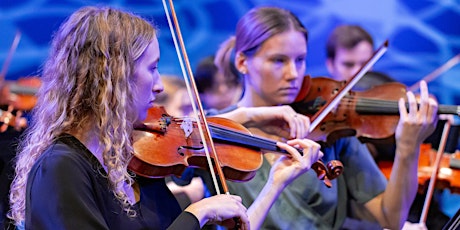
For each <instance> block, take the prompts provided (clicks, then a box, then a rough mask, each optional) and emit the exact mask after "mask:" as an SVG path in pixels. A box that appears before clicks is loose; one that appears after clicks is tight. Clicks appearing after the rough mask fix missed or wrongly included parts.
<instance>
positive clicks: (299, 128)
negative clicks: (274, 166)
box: [217, 105, 310, 139]
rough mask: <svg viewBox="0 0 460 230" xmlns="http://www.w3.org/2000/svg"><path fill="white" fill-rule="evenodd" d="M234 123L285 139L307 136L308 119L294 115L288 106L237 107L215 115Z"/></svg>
mask: <svg viewBox="0 0 460 230" xmlns="http://www.w3.org/2000/svg"><path fill="white" fill-rule="evenodd" d="M217 116H219V117H224V118H227V119H230V120H233V121H236V122H238V123H240V124H242V125H243V126H245V127H247V128H252V127H257V128H259V129H261V130H263V131H264V132H265V133H268V134H275V135H278V136H281V137H284V138H286V139H292V138H304V137H306V136H307V135H308V133H309V131H308V128H309V127H310V119H309V118H308V117H307V116H305V115H302V114H299V113H296V112H295V111H294V110H293V109H292V108H291V107H290V106H288V105H282V106H266V107H238V108H237V109H235V110H233V111H230V112H228V113H223V114H219V115H217Z"/></svg>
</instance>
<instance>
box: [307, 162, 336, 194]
mask: <svg viewBox="0 0 460 230" xmlns="http://www.w3.org/2000/svg"><path fill="white" fill-rule="evenodd" d="M311 168H312V169H313V170H315V172H316V174H317V177H318V179H319V180H322V181H323V182H324V184H325V185H326V186H327V187H328V188H330V187H332V183H331V180H333V179H335V178H337V177H338V176H340V175H341V174H342V172H343V164H342V162H340V161H338V160H331V161H329V162H328V163H327V165H325V164H324V163H323V162H322V161H317V162H315V163H313V164H312V166H311Z"/></svg>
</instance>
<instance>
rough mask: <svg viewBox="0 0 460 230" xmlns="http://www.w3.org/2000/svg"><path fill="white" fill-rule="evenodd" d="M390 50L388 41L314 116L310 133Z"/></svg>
mask: <svg viewBox="0 0 460 230" xmlns="http://www.w3.org/2000/svg"><path fill="white" fill-rule="evenodd" d="M387 49H388V40H386V41H385V42H384V43H383V44H382V45H381V46H380V47H379V48H378V49H377V50H376V51H375V52H374V54H373V55H372V56H371V57H370V58H369V60H367V61H366V63H365V64H364V65H363V66H362V67H361V69H359V71H358V72H357V73H356V74H355V76H353V77H352V78H351V79H350V80H349V81H348V82H347V83H346V84H345V85H344V86H343V87H342V89H340V90H339V91H338V92H337V94H335V95H334V96H333V97H332V98H331V99H330V100H329V101H328V102H327V103H326V104H325V105H324V106H323V107H321V109H320V110H319V111H318V112H317V113H315V115H313V117H312V118H311V123H310V133H311V132H313V130H314V129H315V128H316V127H317V126H318V125H319V123H320V122H321V121H322V120H323V119H324V118H325V117H326V115H327V114H329V113H330V112H331V111H332V109H334V108H335V107H336V106H337V105H338V104H339V102H340V100H342V98H343V97H344V96H345V94H347V93H348V91H350V90H351V88H353V86H354V85H356V83H358V81H359V80H360V79H361V78H362V77H363V76H364V74H366V73H367V71H369V69H370V68H371V67H372V66H373V65H374V64H375V62H377V60H379V59H380V57H382V55H383V54H384V53H385V52H386V51H387Z"/></svg>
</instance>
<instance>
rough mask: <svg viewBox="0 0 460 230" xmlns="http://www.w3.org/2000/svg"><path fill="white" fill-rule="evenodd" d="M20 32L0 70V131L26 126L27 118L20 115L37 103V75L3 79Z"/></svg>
mask: <svg viewBox="0 0 460 230" xmlns="http://www.w3.org/2000/svg"><path fill="white" fill-rule="evenodd" d="M20 38H21V33H20V32H19V31H18V32H17V33H16V35H15V37H14V40H13V42H12V44H11V47H10V50H9V53H8V56H7V58H6V59H5V62H4V63H3V67H2V71H1V72H0V132H4V131H6V129H7V128H8V127H9V126H12V127H14V128H15V129H16V130H17V131H21V130H22V129H24V128H25V127H26V126H27V120H26V119H25V118H23V117H21V115H22V114H23V111H30V110H31V109H32V108H33V107H34V106H35V104H36V103H37V98H36V96H35V94H36V93H37V91H38V89H39V88H40V86H41V80H40V78H39V77H38V76H32V77H22V78H19V79H18V80H16V81H7V80H5V76H6V73H7V71H8V66H9V64H10V61H11V59H12V57H13V54H14V52H15V50H16V48H17V46H18V44H19V40H20Z"/></svg>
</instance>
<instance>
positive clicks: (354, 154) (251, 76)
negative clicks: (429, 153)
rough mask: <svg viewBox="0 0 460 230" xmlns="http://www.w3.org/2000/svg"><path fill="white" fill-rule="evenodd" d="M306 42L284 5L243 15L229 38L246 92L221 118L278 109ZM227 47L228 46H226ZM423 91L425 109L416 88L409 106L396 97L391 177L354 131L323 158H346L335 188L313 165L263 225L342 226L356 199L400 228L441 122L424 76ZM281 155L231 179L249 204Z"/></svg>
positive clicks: (298, 79)
mask: <svg viewBox="0 0 460 230" xmlns="http://www.w3.org/2000/svg"><path fill="white" fill-rule="evenodd" d="M307 42H308V33H307V30H306V28H305V27H304V26H303V25H302V23H301V22H300V21H299V20H298V18H297V17H296V16H295V15H294V14H293V13H291V12H289V11H287V10H284V9H281V8H276V7H259V8H254V9H252V10H250V11H249V12H248V13H246V14H245V15H244V16H243V17H242V18H241V19H240V20H239V21H238V24H237V26H236V31H235V36H233V37H231V38H229V40H227V41H226V42H225V43H224V44H227V45H228V46H231V48H234V52H235V60H234V62H235V66H236V68H237V69H238V71H239V72H240V73H241V74H243V76H244V89H245V91H244V94H243V97H242V98H241V100H240V101H239V102H238V103H236V104H235V105H233V106H232V107H230V108H228V109H227V110H228V112H227V113H225V114H224V115H223V116H225V115H226V114H227V115H228V114H232V115H233V116H234V118H233V119H236V120H238V121H239V122H240V123H244V122H242V121H244V119H245V116H242V117H241V118H240V119H239V117H238V116H237V115H236V114H237V113H238V111H239V110H241V108H254V107H256V108H260V107H267V106H269V107H270V106H277V107H280V106H282V105H289V104H290V103H292V102H293V101H294V99H295V98H296V96H297V94H298V93H299V90H300V86H301V85H302V80H303V78H304V74H305V70H306V66H305V65H306V64H305V61H306V57H307ZM224 48H227V49H228V47H226V46H225V45H224V46H222V49H224ZM221 63H222V65H221V66H220V67H221V68H224V66H225V63H228V60H225V59H224V60H222V62H221ZM421 89H422V93H421V101H420V108H417V106H416V100H415V97H414V94H413V93H411V92H408V93H407V98H408V103H409V108H408V110H406V106H405V103H403V100H402V99H401V100H400V102H399V111H400V120H399V123H398V126H397V129H396V137H397V138H396V139H397V147H396V157H395V164H394V171H393V175H391V178H390V180H389V181H387V180H386V178H385V177H384V176H383V174H382V173H381V172H380V170H379V168H378V167H377V165H376V164H375V162H374V160H373V159H372V157H371V155H370V154H369V151H368V149H367V148H366V146H365V145H363V144H361V143H360V142H359V140H358V139H357V138H356V137H345V138H341V139H339V140H338V141H336V142H335V143H334V144H333V145H332V146H331V147H325V148H322V151H323V152H324V157H323V160H324V161H328V160H332V159H335V160H340V161H341V162H342V163H343V164H344V171H343V174H342V175H341V176H339V177H338V178H337V179H336V180H333V181H332V183H333V186H332V188H326V186H325V185H324V184H322V182H321V181H319V180H318V179H317V177H316V175H315V174H314V173H313V172H312V171H308V172H307V173H305V174H303V175H301V176H300V177H299V178H297V179H296V180H295V181H293V182H292V183H291V184H290V185H289V186H288V187H287V188H286V189H285V190H284V191H283V193H282V194H281V195H280V197H279V199H277V200H276V201H275V203H274V204H273V207H272V208H271V209H270V211H269V213H268V214H267V217H266V218H265V221H264V223H263V224H262V228H263V229H340V228H341V226H342V224H343V222H344V220H345V217H346V216H347V207H346V206H347V201H348V200H351V199H353V200H356V201H357V202H359V203H362V204H363V205H364V207H365V208H366V209H367V210H368V211H369V212H370V213H371V214H372V215H373V216H374V218H375V219H377V221H378V222H379V224H380V225H381V226H383V227H386V228H390V229H400V228H401V227H402V226H403V224H404V222H405V220H406V218H407V215H408V211H409V207H410V205H411V203H412V201H413V199H414V197H415V193H416V191H417V161H418V154H419V146H420V144H421V142H422V141H423V140H424V139H425V138H426V137H427V136H428V135H429V134H430V133H431V132H432V131H433V130H434V126H435V124H436V121H437V116H436V111H437V103H436V102H435V100H433V99H430V98H429V97H428V90H427V86H426V83H425V82H423V83H421ZM232 109H235V110H232ZM407 111H408V112H407ZM293 116H294V117H299V116H297V115H296V114H294V115H293ZM267 125H268V126H269V125H271V123H270V124H267ZM279 126H281V124H279ZM250 130H251V131H252V132H253V133H255V134H257V135H260V136H265V137H268V138H271V139H278V140H284V139H289V138H292V137H293V136H289V135H285V134H284V133H283V132H278V134H276V135H274V134H273V132H269V131H270V130H269V129H261V128H259V129H256V128H250ZM279 157H281V156H280V154H278V153H270V152H267V153H265V154H264V163H263V165H262V167H261V168H260V169H259V170H258V171H257V175H256V176H255V177H254V178H253V179H252V180H250V181H248V182H246V183H232V182H229V183H228V185H229V188H230V189H231V190H232V191H235V193H236V194H238V195H240V196H241V197H242V199H243V203H244V204H245V205H250V204H251V203H253V202H257V201H258V200H259V199H260V194H264V193H270V191H266V190H265V187H263V184H264V181H265V180H266V178H267V177H268V175H269V172H270V170H273V169H272V167H273V165H274V164H273V162H274V161H275V160H276V159H277V158H279ZM257 195H259V197H257ZM260 220H262V219H260ZM251 222H252V220H251Z"/></svg>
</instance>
